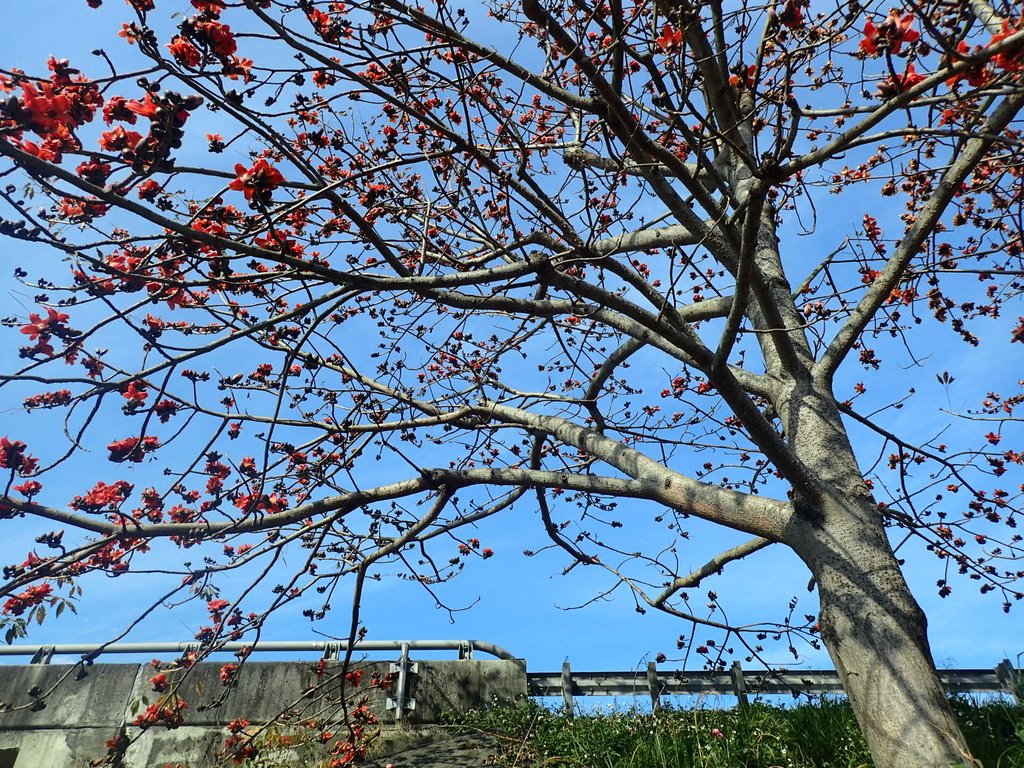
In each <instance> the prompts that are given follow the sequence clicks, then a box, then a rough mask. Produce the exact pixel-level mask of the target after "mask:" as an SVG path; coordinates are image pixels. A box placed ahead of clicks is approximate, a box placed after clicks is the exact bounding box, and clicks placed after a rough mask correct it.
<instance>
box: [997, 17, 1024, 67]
mask: <svg viewBox="0 0 1024 768" xmlns="http://www.w3.org/2000/svg"><path fill="white" fill-rule="evenodd" d="M1021 24H1024V16H1022V17H1021V18H1020V19H1018V20H1017V25H1018V27H1017V29H1014V28H1013V27H1011V26H1010V21H1009V19H1003V26H1002V29H1001V30H1000V31H999V32H998V33H997V34H995V35H993V36H992V42H990V43H989V45H990V46H994V45H998V44H999V43H1001V42H1003V40H1005V39H1006V38H1008V37H1010V36H1011V35H1015V34H1017V33H1018V32H1020V31H1021V27H1020V25H1021ZM992 63H993V64H994V65H995V66H996V67H997V68H998V69H1002V70H1005V71H1007V72H1016V71H1018V70H1020V69H1022V68H1024V44H1020V45H1014V46H1011V47H1010V48H1008V49H1007V50H1005V51H1002V52H1001V53H997V54H996V55H995V56H993V57H992Z"/></svg>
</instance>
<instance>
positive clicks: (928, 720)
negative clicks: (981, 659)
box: [799, 500, 980, 768]
mask: <svg viewBox="0 0 1024 768" xmlns="http://www.w3.org/2000/svg"><path fill="white" fill-rule="evenodd" d="M847 504H849V506H847ZM843 506H846V508H845V509H826V510H823V512H824V513H825V514H824V517H823V519H822V520H819V521H818V522H819V524H818V525H814V526H810V525H809V526H808V529H809V530H808V531H807V536H806V538H805V540H804V541H803V542H802V543H801V546H800V548H799V551H800V555H801V556H802V557H803V558H804V561H805V562H806V563H807V564H808V566H810V568H811V571H812V573H813V574H814V577H815V579H816V581H817V585H818V590H819V593H820V598H821V610H820V616H819V622H820V626H821V633H822V638H823V640H824V641H825V645H826V647H827V648H828V650H829V653H830V654H831V656H832V660H833V662H834V663H835V666H836V669H837V670H838V671H839V675H840V678H841V680H842V682H843V686H844V687H845V689H846V693H847V695H848V696H849V699H850V703H851V705H852V706H853V710H854V713H855V714H856V716H857V720H858V722H859V723H860V726H861V730H862V731H863V733H864V737H865V739H866V740H867V743H868V747H869V748H870V749H871V754H872V756H873V757H874V759H875V765H876V768H922V767H923V766H929V767H930V766H935V767H938V766H976V765H980V763H977V762H976V761H975V760H974V759H973V758H972V757H971V755H970V751H969V750H968V748H967V744H966V742H965V741H964V738H963V735H962V734H961V732H960V729H959V726H958V725H957V723H956V721H955V720H954V719H953V712H952V710H951V708H950V706H949V702H948V700H947V699H946V696H945V693H944V691H943V689H942V686H941V684H940V683H939V680H938V677H937V675H936V672H935V665H934V662H933V660H932V656H931V650H930V649H929V646H928V638H927V633H926V630H927V621H926V619H925V616H924V613H923V612H922V610H921V608H920V607H919V606H918V604H917V601H916V600H915V599H914V597H913V595H912V594H911V593H910V590H909V588H908V587H907V583H906V581H905V580H904V578H903V574H902V572H901V571H900V568H899V564H898V563H897V562H896V558H895V555H894V554H893V552H892V549H891V547H890V545H889V542H888V540H887V538H886V536H885V532H884V530H883V529H882V526H881V524H880V523H879V522H878V516H877V512H875V511H874V510H868V509H865V508H864V507H865V505H864V504H863V501H855V500H848V501H847V503H846V504H844V505H843ZM856 506H860V507H861V508H860V509H856V508H850V507H856Z"/></svg>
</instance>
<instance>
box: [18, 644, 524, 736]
mask: <svg viewBox="0 0 1024 768" xmlns="http://www.w3.org/2000/svg"><path fill="white" fill-rule="evenodd" d="M202 648H203V646H202V645H201V644H199V643H194V642H186V643H110V644H107V645H102V644H95V643H91V644H84V643H78V644H76V643H68V644H59V645H10V646H0V656H30V657H31V661H30V662H29V663H30V664H49V663H50V661H51V660H52V659H53V657H54V656H80V657H81V658H80V661H79V663H84V664H85V665H89V664H92V663H93V662H94V661H95V660H96V659H97V658H99V657H100V656H105V655H107V654H152V653H176V654H178V655H179V656H183V655H185V654H187V653H189V652H191V651H198V650H200V649H202ZM348 648H349V644H348V643H347V642H344V641H332V640H323V641H317V640H313V641H310V640H298V641H289V640H286V641H280V640H267V641H264V642H260V643H258V644H256V645H250V644H248V643H244V642H229V643H222V644H220V645H218V646H217V647H216V648H209V649H206V650H208V651H209V653H210V654H219V653H237V652H238V651H241V650H243V649H245V650H248V651H250V652H252V653H301V652H316V653H319V654H321V656H322V658H325V659H338V658H340V657H341V655H342V654H343V653H344V652H346V651H347V650H348ZM352 651H353V652H354V653H360V654H362V653H372V652H381V651H398V652H399V654H400V656H399V660H398V661H397V662H395V663H393V664H391V671H392V672H393V673H394V674H395V677H396V679H395V684H394V687H393V690H394V696H390V697H388V698H387V701H386V706H387V708H388V710H390V711H393V712H394V714H395V720H402V719H403V718H404V717H405V715H406V714H407V713H408V712H410V711H412V710H414V709H415V708H416V700H415V699H414V698H412V697H411V696H410V695H409V689H410V685H409V683H410V678H411V677H412V676H413V675H415V674H416V673H417V672H418V668H417V666H416V664H415V662H411V661H410V660H409V655H410V653H411V652H412V651H457V652H458V654H459V658H460V659H471V658H473V653H474V651H479V652H481V653H486V654H489V655H491V656H494V657H495V658H497V659H500V660H503V661H515V660H516V657H515V656H513V655H512V654H511V653H510V652H509V651H507V650H505V649H504V648H502V647H501V646H499V645H495V644H494V643H489V642H487V641H485V640H363V641H361V642H357V643H354V644H353V645H352Z"/></svg>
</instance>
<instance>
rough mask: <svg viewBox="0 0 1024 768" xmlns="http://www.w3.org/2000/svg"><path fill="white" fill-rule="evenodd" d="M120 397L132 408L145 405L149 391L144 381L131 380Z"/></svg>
mask: <svg viewBox="0 0 1024 768" xmlns="http://www.w3.org/2000/svg"><path fill="white" fill-rule="evenodd" d="M121 397H123V398H124V399H125V400H127V401H128V407H129V408H131V409H133V410H134V409H136V408H139V407H141V406H143V405H145V403H146V398H147V397H149V391H148V390H147V389H146V384H145V382H141V381H133V382H131V383H130V384H129V385H128V386H127V387H125V389H124V392H122V393H121Z"/></svg>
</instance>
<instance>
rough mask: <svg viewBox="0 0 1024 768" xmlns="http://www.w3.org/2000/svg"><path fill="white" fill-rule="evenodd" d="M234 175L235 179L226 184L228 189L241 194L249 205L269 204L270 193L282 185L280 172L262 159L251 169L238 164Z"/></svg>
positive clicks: (282, 177)
mask: <svg viewBox="0 0 1024 768" xmlns="http://www.w3.org/2000/svg"><path fill="white" fill-rule="evenodd" d="M235 174H236V176H237V178H236V179H235V180H234V181H232V182H231V183H230V184H228V189H233V190H235V191H236V192H241V193H242V194H244V195H245V199H246V200H248V201H249V203H251V204H252V203H264V204H265V203H268V202H270V195H271V193H272V192H273V191H274V190H275V189H277V188H278V187H279V186H281V184H283V183H284V176H283V175H282V174H281V172H280V171H279V170H277V168H275V167H274V166H272V165H271V164H270V163H268V162H267V161H266V159H265V158H262V157H261V158H260V159H259V160H257V161H256V162H255V163H253V165H252V167H251V168H246V167H245V166H244V165H242V164H241V163H238V164H237V165H236V166H235Z"/></svg>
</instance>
